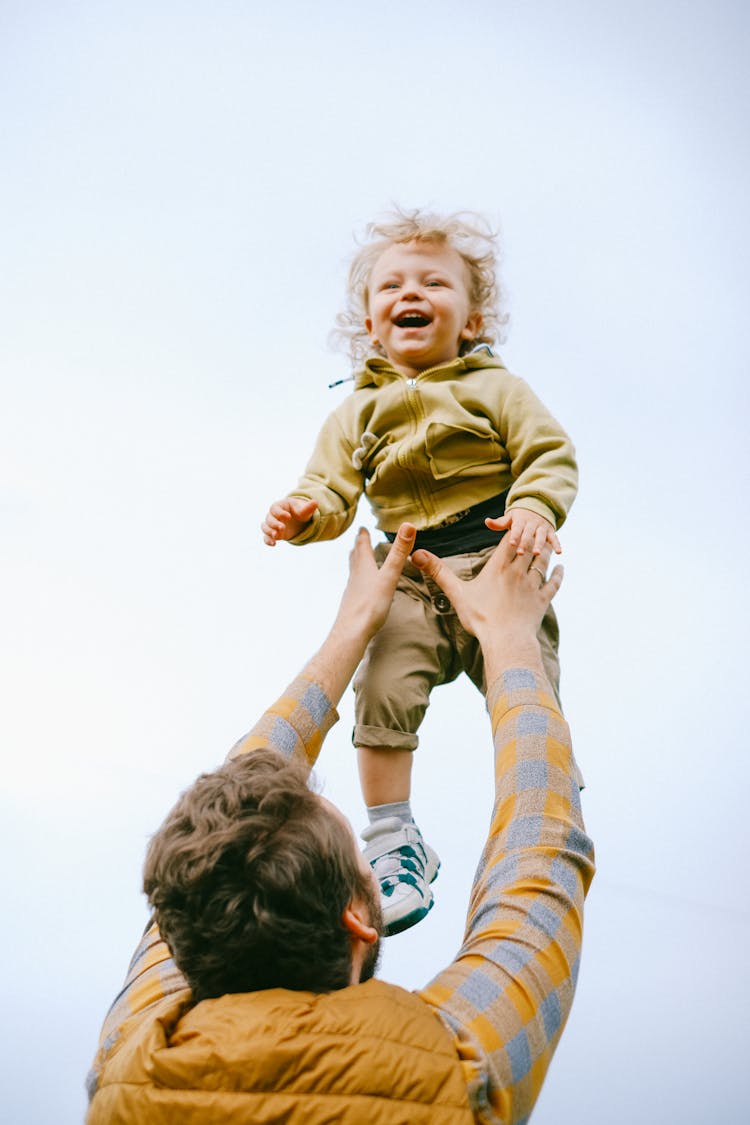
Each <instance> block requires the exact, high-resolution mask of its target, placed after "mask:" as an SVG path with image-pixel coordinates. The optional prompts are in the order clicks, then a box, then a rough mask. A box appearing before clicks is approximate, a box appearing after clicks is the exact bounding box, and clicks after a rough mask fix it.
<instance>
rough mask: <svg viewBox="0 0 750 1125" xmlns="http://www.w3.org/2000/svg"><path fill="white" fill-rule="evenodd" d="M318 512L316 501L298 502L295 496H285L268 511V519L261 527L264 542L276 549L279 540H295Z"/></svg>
mask: <svg viewBox="0 0 750 1125" xmlns="http://www.w3.org/2000/svg"><path fill="white" fill-rule="evenodd" d="M317 510H318V505H317V504H316V503H315V501H314V500H298V499H297V498H296V497H294V496H285V497H284V499H283V500H277V501H276V503H275V504H272V505H271V507H270V508H269V509H268V512H267V514H266V518H265V519H264V520H263V523H262V524H261V525H260V530H261V531H262V532H263V542H264V543H266V544H267V545H268V546H269V547H275V546H276V543H277V541H278V540H279V539H294V537H295V535H299V533H300V532H301V531H302V530H303V529H304V528H305V527H306V526H307V524H308V523H309V522H310V520H311V519H312V517H313V514H314V513H315V512H316V511H317Z"/></svg>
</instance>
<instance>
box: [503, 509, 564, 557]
mask: <svg viewBox="0 0 750 1125" xmlns="http://www.w3.org/2000/svg"><path fill="white" fill-rule="evenodd" d="M484 522H485V524H486V525H487V527H489V528H490V529H491V530H492V531H507V532H508V534H507V536H506V539H509V540H510V542H511V543H512V544H513V546H514V547H515V548H516V554H519V555H523V554H525V553H526V552H527V551H531V553H532V555H535V556H536V555H539V554H540V553H541V551H542V548H543V547H544V545H545V543H546V544H548V545H549V546H550V547H551V548H552V550H553V551H554V552H555V554H556V555H559V554H561V553H562V547H561V546H560V540H559V539H558V538H557V532H556V531H555V529H554V527H553V526H552V524H551V523H550V522H549V520H546V519H545V518H544V516H538V515H537V514H536V512H530V511H528V509H527V508H511V509H510V511H509V512H506V513H505V515H504V516H499V517H498V519H492V517H490V518H489V519H486V520H485V521H484Z"/></svg>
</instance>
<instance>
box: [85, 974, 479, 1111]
mask: <svg viewBox="0 0 750 1125" xmlns="http://www.w3.org/2000/svg"><path fill="white" fill-rule="evenodd" d="M473 1121H474V1118H473V1115H472V1112H471V1110H470V1108H469V1103H468V1098H467V1093H466V1081H465V1078H464V1074H463V1071H462V1068H461V1064H460V1062H459V1060H458V1058H457V1056H456V1052H455V1049H454V1046H453V1043H452V1041H451V1036H450V1034H449V1032H448V1031H447V1029H446V1028H445V1027H444V1026H443V1024H442V1023H441V1022H440V1020H439V1018H438V1016H437V1015H436V1014H435V1013H434V1012H433V1011H432V1010H431V1009H430V1008H429V1007H428V1006H427V1005H426V1004H425V1003H424V1001H423V1000H420V999H419V997H417V996H414V995H412V994H411V993H410V992H406V991H405V990H404V989H401V988H398V987H396V986H395V985H392V984H386V983H385V982H383V981H378V980H372V981H368V983H367V984H361V985H355V986H354V987H352V988H345V989H342V990H341V991H339V992H332V993H327V994H323V995H317V994H315V993H310V992H290V991H287V990H285V989H270V990H268V991H267V992H254V993H248V994H244V995H229V996H222V997H220V998H219V999H218V1000H205V1001H203V1003H201V1004H198V1005H197V1006H196V1007H192V1008H191V1007H190V993H189V992H180V993H177V994H176V995H174V996H171V997H168V998H166V999H165V1000H163V1001H161V1002H160V1003H159V1004H156V1005H155V1006H154V1007H153V1008H152V1009H150V1010H149V1011H147V1012H145V1013H144V1014H143V1015H141V1016H139V1017H134V1019H133V1020H131V1022H130V1025H126V1027H125V1029H124V1034H123V1038H122V1040H121V1042H120V1044H118V1046H117V1047H116V1048H115V1050H114V1051H113V1052H112V1055H111V1056H110V1057H109V1059H108V1060H107V1062H106V1063H105V1066H104V1069H103V1071H102V1074H101V1076H100V1081H99V1087H98V1090H97V1093H96V1095H95V1097H94V1100H93V1102H92V1103H91V1108H90V1110H89V1116H88V1118H87V1125H157V1123H158V1125H209V1123H210V1125H220V1123H222V1122H231V1123H232V1125H239V1123H241V1122H242V1123H248V1125H250V1123H252V1125H281V1123H282V1122H283V1123H284V1125H332V1123H336V1125H339V1123H341V1125H472V1123H473Z"/></svg>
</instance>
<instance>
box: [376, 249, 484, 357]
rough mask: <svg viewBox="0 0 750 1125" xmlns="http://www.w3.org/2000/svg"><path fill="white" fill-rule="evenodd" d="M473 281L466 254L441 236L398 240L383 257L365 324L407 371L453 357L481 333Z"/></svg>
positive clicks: (386, 352)
mask: <svg viewBox="0 0 750 1125" xmlns="http://www.w3.org/2000/svg"><path fill="white" fill-rule="evenodd" d="M467 281H468V278H467V275H466V266H465V264H464V261H463V259H462V257H461V255H460V254H459V253H458V251H457V250H454V249H453V247H451V246H445V245H442V244H441V243H439V242H396V243H394V244H393V245H392V246H389V247H388V249H387V250H384V251H383V253H382V254H381V255H380V257H379V258H378V259H377V261H376V262H375V265H374V267H373V271H372V275H371V277H370V286H369V290H368V295H369V309H370V315H369V316H368V317H367V318H366V320H365V327H366V329H367V331H368V333H369V336H370V339H371V340H372V341H373V343H375V344H380V346H381V347H382V348H383V350H384V352H385V354H386V355H387V357H388V359H389V360H390V362H391V364H392V365H393V366H394V367H395V368H396V370H397V371H400V372H401V374H402V375H407V376H410V375H413V374H415V373H418V372H419V371H425V370H426V369H427V368H428V367H436V366H437V365H438V364H440V363H448V362H449V361H450V360H452V359H455V358H456V356H457V355H458V353H459V349H460V347H461V343H462V342H463V341H464V340H472V339H473V338H474V337H475V336H476V335H477V334H478V332H479V330H480V328H481V325H482V317H481V314H480V313H477V312H472V311H471V308H470V305H469V293H468V287H467Z"/></svg>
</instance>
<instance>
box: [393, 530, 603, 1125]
mask: <svg viewBox="0 0 750 1125" xmlns="http://www.w3.org/2000/svg"><path fill="white" fill-rule="evenodd" d="M549 555H550V550H549V547H547V548H546V549H545V550H544V551H543V552H542V554H541V555H540V556H538V557H537V558H534V557H533V556H529V555H522V556H517V555H516V554H515V549H514V548H513V546H512V544H510V542H509V537H506V538H505V539H504V540H503V541H502V542H501V543H500V545H499V547H498V549H497V551H496V552H495V554H494V555H493V556H492V558H491V560H490V561H489V562H488V563H487V565H486V567H485V568H484V570H483V571H482V572H481V574H480V575H479V576H478V577H477V578H476V579H474V580H473V581H471V582H461V581H460V579H457V578H456V577H455V576H454V575H453V574H452V573H450V572H449V571H448V570H447V568H446V567H445V566H444V565H443V564H442V563H441V561H440V560H439V559H437V558H435V557H434V556H432V555H429V554H428V553H427V552H424V551H417V552H415V554H414V557H413V561H414V563H415V564H416V565H417V566H419V567H420V569H421V570H422V571H423V572H424V573H426V574H428V575H429V576H430V577H431V578H433V579H434V580H435V581H436V582H437V583H438V584H439V585H440V586H442V588H443V590H444V591H445V593H446V594H447V595H448V597H449V598H450V599H451V601H452V602H453V605H454V607H455V609H456V612H457V613H458V615H459V617H460V619H461V621H462V623H463V625H464V626H465V627H466V628H467V629H468V630H469V631H470V632H472V633H474V635H475V636H476V637H477V638H478V640H479V641H480V643H481V645H482V651H483V654H484V659H485V670H486V677H487V683H488V685H489V688H488V692H487V703H488V708H489V711H490V715H491V718H492V729H493V736H494V743H495V801H494V808H493V812H492V820H491V825H490V830H489V834H488V838H487V843H486V845H485V848H484V851H483V853H482V857H481V860H480V863H479V867H478V870H477V873H476V876H475V879H474V885H473V887H472V893H471V900H470V904H469V912H468V917H467V922H466V931H465V935H464V941H463V945H462V947H461V949H460V950H459V952H458V954H457V956H456V959H455V961H454V962H453V964H452V965H450V966H449V967H448V968H447V969H445V970H444V971H443V972H442V973H440V974H438V976H437V977H436V978H435V979H434V980H433V981H432V982H431V983H430V984H429V985H428V986H427V987H426V988H425V989H423V990H422V991H421V993H420V995H421V996H422V997H423V999H425V1000H426V1001H427V1002H428V1003H429V1004H431V1005H432V1006H433V1007H434V1008H435V1009H436V1010H437V1012H438V1014H439V1015H440V1017H441V1018H442V1019H443V1021H444V1022H445V1023H446V1025H447V1026H448V1028H449V1029H450V1030H451V1032H452V1033H453V1035H454V1038H455V1044H456V1050H457V1052H458V1054H459V1057H460V1058H461V1060H462V1064H463V1067H464V1070H465V1074H466V1080H467V1087H468V1090H469V1097H470V1101H471V1105H472V1109H473V1110H474V1113H475V1116H476V1119H477V1120H478V1121H482V1122H486V1123H489V1122H492V1123H498V1122H503V1123H504V1125H510V1123H512V1122H524V1121H526V1120H527V1118H528V1116H529V1114H530V1112H531V1110H532V1108H533V1106H534V1103H535V1102H536V1099H537V1097H538V1095H539V1091H540V1090H541V1086H542V1083H543V1081H544V1076H545V1074H546V1072H547V1068H548V1066H549V1063H550V1061H551V1058H552V1054H553V1053H554V1050H555V1047H556V1045H557V1042H558V1040H559V1037H560V1034H561V1032H562V1029H563V1027H564V1025H565V1021H566V1019H567V1016H568V1013H569V1011H570V1006H571V1003H572V1000H573V991H574V988H575V979H576V975H577V972H578V962H579V957H580V949H581V937H582V925H583V899H584V895H585V893H586V891H587V889H588V886H589V883H590V881H591V878H592V875H593V871H594V865H593V860H594V855H593V846H592V844H591V841H590V839H589V837H588V836H587V835H586V832H585V828H584V825H583V820H582V817H581V808H580V800H579V793H578V785H577V783H576V776H577V774H576V767H575V763H574V759H573V752H572V748H571V743H570V733H569V730H568V727H567V724H566V723H565V721H564V719H563V717H562V715H561V714H560V712H559V709H558V706H557V703H556V702H555V698H554V695H553V693H552V691H551V689H550V687H549V685H548V683H547V681H546V679H545V678H544V672H543V669H542V663H541V655H540V652H539V645H538V642H537V640H536V633H537V629H538V628H539V623H540V621H541V619H542V616H543V614H544V612H545V610H546V609H547V607H548V606H549V603H550V602H551V600H552V598H553V596H554V595H555V593H556V592H557V590H558V589H559V587H560V583H561V581H562V569H561V568H560V567H556V568H555V570H554V571H553V573H552V575H551V576H550V578H549V579H546V577H545V575H546V567H547V564H548V562H549Z"/></svg>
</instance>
